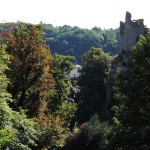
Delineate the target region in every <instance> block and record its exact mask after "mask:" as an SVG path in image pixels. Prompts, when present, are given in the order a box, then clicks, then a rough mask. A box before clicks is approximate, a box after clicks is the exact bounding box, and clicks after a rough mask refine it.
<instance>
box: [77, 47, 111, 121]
mask: <svg viewBox="0 0 150 150" xmlns="http://www.w3.org/2000/svg"><path fill="white" fill-rule="evenodd" d="M110 67H111V57H110V56H109V55H108V54H105V53H104V52H103V51H102V50H101V49H98V48H91V49H90V50H89V51H88V52H87V53H85V54H84V55H83V58H82V71H81V77H80V80H79V85H80V87H81V92H80V101H79V106H80V109H81V110H79V112H80V114H79V115H80V117H83V118H81V119H83V120H82V121H87V120H88V119H89V118H90V117H91V116H92V115H94V114H95V113H99V114H100V112H101V109H102V105H103V104H104V101H105V92H106V81H107V78H108V73H109V70H110ZM84 111H85V112H84Z"/></svg>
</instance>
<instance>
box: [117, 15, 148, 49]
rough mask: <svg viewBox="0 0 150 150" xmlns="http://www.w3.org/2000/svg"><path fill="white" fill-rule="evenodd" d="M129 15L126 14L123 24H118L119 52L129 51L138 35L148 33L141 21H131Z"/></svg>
mask: <svg viewBox="0 0 150 150" xmlns="http://www.w3.org/2000/svg"><path fill="white" fill-rule="evenodd" d="M131 17H132V16H131V13H129V12H126V17H125V22H122V21H121V22H120V51H121V52H122V51H131V49H132V47H133V45H135V44H136V42H137V41H138V40H139V37H140V35H145V34H146V33H147V31H148V29H147V28H146V26H144V23H143V19H138V20H131Z"/></svg>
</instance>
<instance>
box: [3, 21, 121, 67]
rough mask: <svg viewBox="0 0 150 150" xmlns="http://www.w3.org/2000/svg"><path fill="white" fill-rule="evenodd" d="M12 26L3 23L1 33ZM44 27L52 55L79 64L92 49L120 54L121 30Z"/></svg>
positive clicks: (48, 25) (65, 26)
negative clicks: (56, 54) (57, 54)
mask: <svg viewBox="0 0 150 150" xmlns="http://www.w3.org/2000/svg"><path fill="white" fill-rule="evenodd" d="M11 25H15V23H1V24H0V31H2V30H3V29H6V28H9V27H10V26H11ZM42 26H43V31H44V36H45V37H46V38H47V39H48V41H47V45H48V47H49V48H50V50H51V53H52V54H54V53H59V54H63V55H71V56H75V57H76V62H77V63H79V64H80V63H81V57H82V55H83V54H84V53H85V52H87V51H88V50H89V49H90V48H91V47H96V48H102V49H103V50H104V52H107V53H109V54H110V55H116V54H118V52H119V44H118V39H119V29H107V30H102V29H101V28H97V27H94V28H92V29H82V28H79V27H77V26H74V27H71V26H68V25H64V26H59V27H54V26H53V25H52V24H42Z"/></svg>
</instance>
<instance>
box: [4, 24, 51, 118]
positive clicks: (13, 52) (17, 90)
mask: <svg viewBox="0 0 150 150" xmlns="http://www.w3.org/2000/svg"><path fill="white" fill-rule="evenodd" d="M42 33H43V31H42V28H41V26H40V25H31V24H26V23H21V22H19V23H18V24H17V25H16V26H15V27H13V28H12V29H11V30H8V31H7V32H4V33H3V39H4V42H5V44H6V47H7V48H6V50H7V52H8V53H9V54H10V64H9V68H10V70H8V71H7V75H8V78H9V79H10V81H11V84H9V89H8V90H9V92H10V93H11V94H12V98H13V99H14V102H13V105H12V107H13V108H15V109H18V108H19V107H22V108H25V109H28V110H29V114H30V115H37V111H38V110H40V109H43V108H41V107H42V105H43V104H42V103H44V102H45V103H46V101H47V100H48V99H49V94H48V93H49V92H48V91H49V90H50V89H52V87H53V85H54V80H53V76H52V57H51V55H50V50H49V49H47V47H46V39H45V38H44V37H43V35H42ZM43 106H44V105H43ZM45 106H46V105H45ZM45 111H46V109H45Z"/></svg>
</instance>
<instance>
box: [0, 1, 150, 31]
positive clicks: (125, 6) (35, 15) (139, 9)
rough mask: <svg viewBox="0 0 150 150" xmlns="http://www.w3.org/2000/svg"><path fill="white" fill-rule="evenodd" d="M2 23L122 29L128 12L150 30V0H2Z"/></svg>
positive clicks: (0, 17) (0, 18)
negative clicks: (121, 24)
mask: <svg viewBox="0 0 150 150" xmlns="http://www.w3.org/2000/svg"><path fill="white" fill-rule="evenodd" d="M0 6H1V7H0V22H16V21H24V22H30V23H39V22H40V21H42V22H43V23H49V24H52V25H54V26H63V25H70V26H79V27H81V28H89V29H90V28H92V27H95V26H97V27H100V28H102V29H104V28H105V29H108V28H118V27H119V22H120V21H124V20H125V13H126V11H129V12H130V13H132V19H144V24H145V25H147V26H148V27H150V7H149V0H0Z"/></svg>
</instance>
